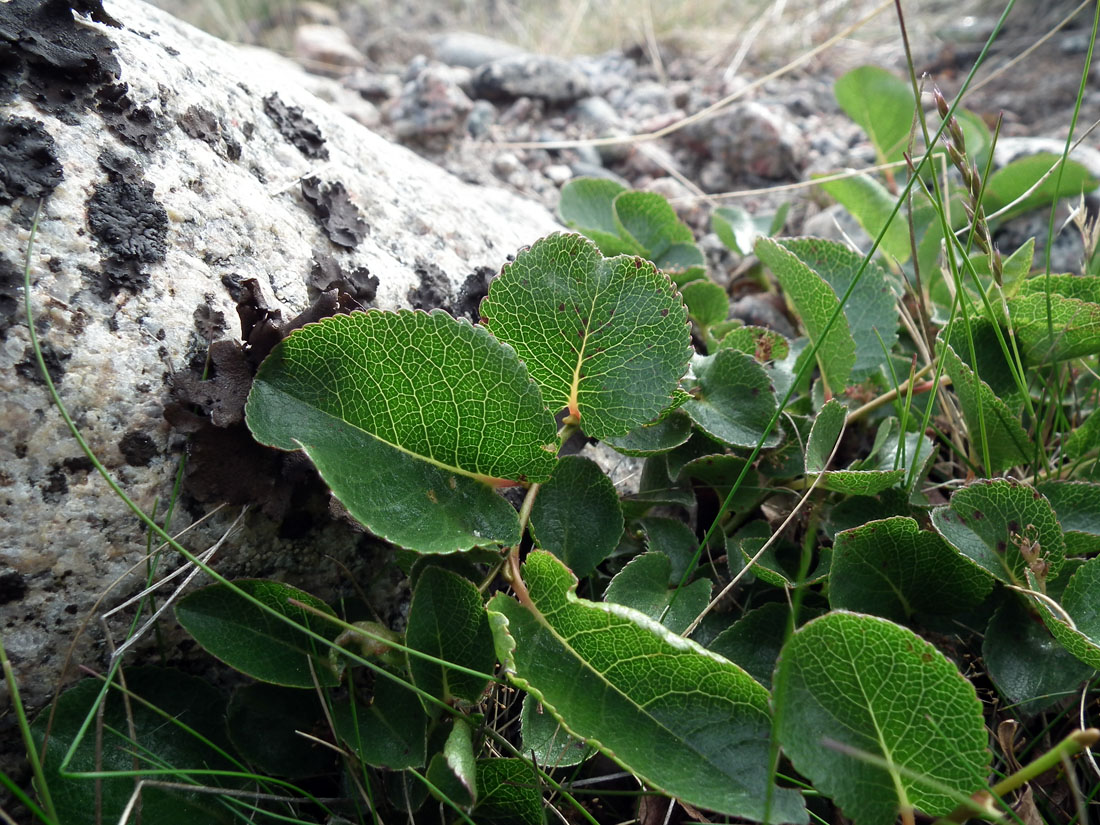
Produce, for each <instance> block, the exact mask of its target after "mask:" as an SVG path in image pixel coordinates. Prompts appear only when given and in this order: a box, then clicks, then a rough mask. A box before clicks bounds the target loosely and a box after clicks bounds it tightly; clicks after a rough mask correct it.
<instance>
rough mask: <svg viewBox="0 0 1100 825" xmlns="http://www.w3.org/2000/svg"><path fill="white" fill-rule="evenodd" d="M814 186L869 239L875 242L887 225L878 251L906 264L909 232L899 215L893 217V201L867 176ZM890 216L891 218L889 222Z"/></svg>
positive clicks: (911, 250)
mask: <svg viewBox="0 0 1100 825" xmlns="http://www.w3.org/2000/svg"><path fill="white" fill-rule="evenodd" d="M818 186H820V187H821V188H822V189H824V190H825V191H826V192H827V193H828V194H829V195H830V196H831V197H832V198H833V199H834V200H836V202H837V203H839V204H840V205H841V206H843V207H844V208H845V209H847V210H848V211H849V212H851V213H852V217H853V218H855V219H856V221H858V222H859V225H860V226H862V227H863V229H864V231H865V232H866V233H867V234H868V235H870V236H871V237H872V238H877V237H878V236H879V233H880V232H882V227H884V226H887V223H886V222H887V221H889V222H890V223H889V226H888V227H887V229H886V234H885V235H883V236H882V243H880V244H879V248H880V249H881V250H882V251H883V252H885V253H886V254H888V255H890V256H891V257H893V258H895V259H897V261H898V263H905V262H906V261H908V260H909V258H910V257H911V256H912V254H913V247H912V245H911V244H910V242H909V228H908V226H906V223H905V215H904V214H903V213H902V212H901V211H899V212H898V213H897V215H894V205H895V203H896V201H897V198H896V197H895V196H894V195H891V194H890V192H889V190H887V189H886V187H885V186H883V185H882V184H881V183H879V182H878V181H877V180H875V179H874V178H872V177H871V176H869V175H854V176H852V177H850V178H840V179H838V180H829V181H820V182H819V183H818ZM891 215H894V217H893V219H891Z"/></svg>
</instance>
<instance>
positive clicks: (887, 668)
mask: <svg viewBox="0 0 1100 825" xmlns="http://www.w3.org/2000/svg"><path fill="white" fill-rule="evenodd" d="M775 705H776V714H777V715H778V716H779V720H780V721H779V726H778V727H779V739H780V742H781V743H782V745H783V749H784V750H785V751H786V753H787V755H788V756H790V758H791V761H792V762H793V763H794V766H795V768H797V769H798V771H799V772H800V773H802V774H804V775H805V776H807V777H808V778H809V779H810V780H811V781H812V782H813V784H814V787H815V788H817V789H818V790H819V791H821V792H823V793H825V794H828V795H829V796H831V797H832V798H833V800H834V801H835V802H836V803H837V804H838V805H840V807H841V809H842V810H843V812H844V814H845V816H847V817H848V818H850V819H851V820H852V821H853V822H855V824H856V825H892V824H893V822H894V821H895V819H896V818H897V815H898V811H899V810H900V809H910V808H917V809H919V810H922V811H924V812H925V813H927V814H931V815H932V816H942V815H945V814H947V813H949V812H950V811H952V810H953V809H954V808H955V807H956V805H957V804H958V802H959V799H960V798H962V797H965V796H969V795H970V794H971V793H973V792H974V791H976V790H978V789H980V788H983V787H985V775H986V770H987V768H988V765H989V751H988V750H987V749H986V741H987V734H986V730H985V722H984V720H983V719H982V706H981V702H979V701H978V697H977V694H976V693H975V691H974V686H973V685H971V684H970V683H969V682H968V681H966V679H964V678H963V676H962V674H960V673H959V671H958V669H957V668H956V667H955V666H954V665H953V664H951V662H949V661H948V660H947V659H946V658H945V657H944V656H943V654H942V653H940V652H939V651H938V650H936V648H934V647H933V646H932V645H930V644H929V643H928V642H926V641H924V640H923V639H921V638H920V637H919V636H917V635H916V634H915V633H913V632H912V631H909V630H907V629H905V628H904V627H900V626H898V625H896V624H893V623H892V622H888V621H886V620H885V619H879V618H877V617H874V616H862V615H859V614H856V613H844V612H838V613H829V614H827V615H825V616H822V617H821V618H819V619H814V620H813V621H811V622H808V623H807V624H806V625H804V626H803V627H802V628H801V629H799V630H797V631H795V633H794V635H793V636H791V638H790V640H789V641H788V642H787V644H786V645H785V646H784V647H783V652H782V653H781V654H780V660H779V665H778V667H777V668H776V675H775ZM952 791H953V792H954V794H955V795H952V794H951V793H950V792H952Z"/></svg>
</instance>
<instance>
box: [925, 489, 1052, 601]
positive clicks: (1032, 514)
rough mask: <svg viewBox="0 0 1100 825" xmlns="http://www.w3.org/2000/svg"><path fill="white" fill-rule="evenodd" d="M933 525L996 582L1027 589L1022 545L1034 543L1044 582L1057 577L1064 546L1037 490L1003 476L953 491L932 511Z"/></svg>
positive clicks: (1048, 507)
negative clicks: (1044, 573) (948, 499)
mask: <svg viewBox="0 0 1100 825" xmlns="http://www.w3.org/2000/svg"><path fill="white" fill-rule="evenodd" d="M932 525H933V526H934V527H935V528H936V530H937V531H939V533H940V535H941V536H943V537H944V538H945V539H947V541H948V542H949V543H950V544H951V545H952V546H953V547H954V548H955V549H956V550H958V551H959V552H960V553H961V554H962V555H963V556H965V557H966V558H968V559H970V560H971V561H972V562H973V563H974V564H976V565H977V566H978V567H981V568H982V569H983V570H985V571H987V572H988V573H989V574H990V575H992V576H993V577H994V578H996V579H998V580H1000V581H1003V582H1006V583H1008V584H1018V585H1023V586H1027V580H1026V578H1025V575H1024V573H1025V570H1026V568H1027V561H1025V559H1024V557H1023V556H1022V555H1021V552H1020V550H1021V546H1023V545H1025V544H1030V543H1031V542H1035V541H1037V542H1038V543H1039V546H1040V548H1041V551H1040V554H1041V558H1043V559H1045V561H1046V563H1047V565H1048V570H1049V573H1048V575H1047V578H1048V579H1053V578H1055V577H1056V576H1057V575H1058V571H1059V570H1060V569H1061V567H1062V563H1063V561H1064V560H1065V555H1066V546H1065V542H1064V541H1063V539H1062V528H1061V527H1060V526H1059V524H1058V519H1057V518H1056V517H1055V515H1054V509H1053V508H1052V507H1051V506H1050V502H1049V501H1047V500H1046V499H1045V498H1044V497H1043V496H1042V495H1041V494H1040V493H1039V492H1037V491H1036V490H1034V489H1033V488H1031V487H1028V486H1027V485H1025V484H1021V483H1020V482H1018V481H1014V480H1012V479H1007V478H998V479H992V480H989V479H983V480H980V481H976V482H974V483H973V484H971V485H969V486H967V487H963V488H961V489H959V490H956V491H955V492H954V493H953V494H952V496H951V502H950V503H949V504H945V505H943V506H941V507H937V508H936V509H935V510H933V511H932Z"/></svg>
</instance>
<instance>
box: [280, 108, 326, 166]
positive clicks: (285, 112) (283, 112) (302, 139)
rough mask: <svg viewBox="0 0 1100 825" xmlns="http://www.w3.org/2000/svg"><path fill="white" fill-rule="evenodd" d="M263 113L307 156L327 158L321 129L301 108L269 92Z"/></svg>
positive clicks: (316, 158) (315, 158)
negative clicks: (289, 104)
mask: <svg viewBox="0 0 1100 825" xmlns="http://www.w3.org/2000/svg"><path fill="white" fill-rule="evenodd" d="M264 113H265V114H266V115H267V116H268V117H269V118H271V122H272V123H274V124H275V128H276V129H278V130H279V134H280V135H282V136H283V137H284V138H286V140H287V141H288V142H289V143H291V144H293V145H294V146H295V147H296V148H297V149H298V151H299V152H301V153H302V154H303V155H305V156H306V157H307V158H313V159H314V160H327V159H328V148H327V147H326V146H325V139H324V137H322V136H321V130H320V129H318V128H317V124H316V123H314V122H313V121H312V120H310V119H309V118H308V117H306V116H305V113H304V112H302V110H301V108H299V107H298V106H287V105H286V104H285V103H283V101H282V98H280V97H279V95H278V94H271V95H268V96H267V97H265V98H264Z"/></svg>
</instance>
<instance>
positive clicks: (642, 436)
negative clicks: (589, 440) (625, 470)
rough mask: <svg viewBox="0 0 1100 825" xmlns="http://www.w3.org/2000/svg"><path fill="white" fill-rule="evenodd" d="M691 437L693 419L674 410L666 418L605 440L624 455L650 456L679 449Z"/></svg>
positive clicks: (680, 411)
mask: <svg viewBox="0 0 1100 825" xmlns="http://www.w3.org/2000/svg"><path fill="white" fill-rule="evenodd" d="M690 435H691V419H690V418H689V417H688V415H687V413H685V412H683V411H682V410H674V411H673V412H671V413H669V414H668V415H667V416H665V417H664V418H661V419H660V420H658V421H655V422H653V423H650V424H643V425H642V426H641V427H637V428H635V429H633V430H631V431H630V432H628V433H627V434H626V435H619V436H612V437H611V438H605V439H604V443H605V444H609V445H610V446H611V447H614V448H615V450H616V451H617V452H620V453H622V454H623V455H630V456H649V455H656V454H657V453H664V452H668V451H669V450H671V449H673V448H675V447H679V446H680V445H681V444H683V443H684V442H685V441H687V440H688V437H689V436H690Z"/></svg>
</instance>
